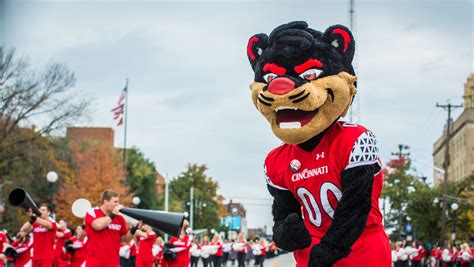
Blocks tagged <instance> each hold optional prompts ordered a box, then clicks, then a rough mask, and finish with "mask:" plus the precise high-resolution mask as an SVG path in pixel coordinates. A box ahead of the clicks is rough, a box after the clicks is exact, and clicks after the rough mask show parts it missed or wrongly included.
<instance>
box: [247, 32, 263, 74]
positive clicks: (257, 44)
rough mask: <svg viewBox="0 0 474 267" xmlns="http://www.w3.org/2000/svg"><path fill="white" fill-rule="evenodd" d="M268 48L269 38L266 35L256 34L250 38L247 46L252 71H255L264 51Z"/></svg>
mask: <svg viewBox="0 0 474 267" xmlns="http://www.w3.org/2000/svg"><path fill="white" fill-rule="evenodd" d="M267 46H268V36H267V35H266V34H264V33H259V34H255V35H254V36H252V37H250V39H249V43H248V45H247V57H248V58H249V61H250V64H251V65H252V69H253V70H254V71H255V64H256V63H257V61H258V59H259V58H260V57H261V56H262V53H263V50H265V48H267Z"/></svg>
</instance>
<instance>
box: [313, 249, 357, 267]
mask: <svg viewBox="0 0 474 267" xmlns="http://www.w3.org/2000/svg"><path fill="white" fill-rule="evenodd" d="M348 254H349V252H347V253H341V252H337V251H332V250H331V249H328V248H326V247H324V246H321V244H319V245H314V246H313V247H312V248H311V253H310V255H309V264H308V267H331V266H333V264H334V263H336V262H337V261H338V260H339V259H341V258H344V257H347V255H348Z"/></svg>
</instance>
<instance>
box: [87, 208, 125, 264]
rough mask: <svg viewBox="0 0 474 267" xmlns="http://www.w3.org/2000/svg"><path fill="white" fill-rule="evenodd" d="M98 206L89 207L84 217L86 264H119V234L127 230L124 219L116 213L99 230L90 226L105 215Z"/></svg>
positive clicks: (123, 233)
mask: <svg viewBox="0 0 474 267" xmlns="http://www.w3.org/2000/svg"><path fill="white" fill-rule="evenodd" d="M105 216H107V215H105V213H104V212H103V211H102V210H100V209H99V208H94V209H90V210H89V211H88V212H87V214H86V218H85V222H86V229H85V230H86V233H87V237H88V241H87V259H86V266H87V267H92V266H97V267H99V266H119V264H120V257H119V250H120V236H122V235H125V234H126V233H127V232H128V229H127V225H126V223H125V219H124V218H123V217H122V216H121V215H116V216H115V217H114V219H113V220H112V222H111V223H110V224H109V225H108V226H107V227H105V228H104V229H102V230H100V231H96V230H94V228H92V222H93V221H94V220H96V219H98V218H102V217H105Z"/></svg>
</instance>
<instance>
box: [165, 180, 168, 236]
mask: <svg viewBox="0 0 474 267" xmlns="http://www.w3.org/2000/svg"><path fill="white" fill-rule="evenodd" d="M168 203H169V180H168V173H167V174H166V179H165V211H166V212H168V208H169V204H168ZM165 241H168V234H165Z"/></svg>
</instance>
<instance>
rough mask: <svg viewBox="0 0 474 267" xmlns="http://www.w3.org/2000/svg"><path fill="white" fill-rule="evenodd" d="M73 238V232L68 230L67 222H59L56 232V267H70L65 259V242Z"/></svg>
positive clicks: (64, 220) (63, 220)
mask: <svg viewBox="0 0 474 267" xmlns="http://www.w3.org/2000/svg"><path fill="white" fill-rule="evenodd" d="M71 237H72V233H71V230H69V229H68V228H67V220H66V219H62V220H59V225H58V230H57V231H56V247H55V249H54V267H68V266H69V263H68V261H67V259H66V257H65V254H66V253H65V251H64V242H65V241H66V240H69V239H70V238H71Z"/></svg>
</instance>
